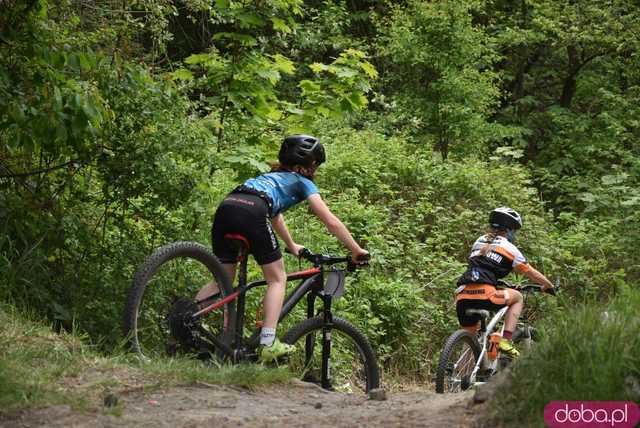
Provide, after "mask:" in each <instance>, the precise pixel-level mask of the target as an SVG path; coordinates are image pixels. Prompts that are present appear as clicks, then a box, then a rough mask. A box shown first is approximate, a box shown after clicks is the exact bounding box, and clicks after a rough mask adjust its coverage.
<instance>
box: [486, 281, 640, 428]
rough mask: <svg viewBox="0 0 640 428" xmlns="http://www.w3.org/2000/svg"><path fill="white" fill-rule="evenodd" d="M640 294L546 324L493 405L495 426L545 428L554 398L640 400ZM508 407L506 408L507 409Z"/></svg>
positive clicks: (589, 306)
mask: <svg viewBox="0 0 640 428" xmlns="http://www.w3.org/2000/svg"><path fill="white" fill-rule="evenodd" d="M638 307H640V292H638V291H630V292H627V293H625V294H624V295H621V296H619V297H617V298H616V299H614V300H613V301H611V302H610V303H609V304H608V305H606V306H605V305H603V304H602V303H591V304H587V305H584V306H581V307H579V308H575V309H574V310H572V311H570V312H569V313H566V314H564V315H563V316H561V317H558V318H555V319H550V320H548V321H547V323H546V325H545V326H544V327H545V330H546V331H547V334H545V335H544V337H543V338H542V341H541V342H540V343H538V344H536V346H535V347H534V349H533V350H532V351H531V352H530V353H529V354H527V355H525V356H523V357H522V358H521V359H520V360H519V361H518V363H517V364H515V365H514V366H513V370H512V371H511V372H510V374H509V379H508V380H507V382H505V383H504V384H503V385H502V387H501V388H499V389H498V391H497V395H496V397H495V398H494V399H493V400H492V402H491V404H490V412H489V417H488V419H489V421H490V423H491V425H503V426H512V425H514V424H518V425H521V426H540V427H543V426H545V425H544V421H543V411H544V407H545V405H546V404H547V403H549V402H550V401H554V400H563V401H564V400H576V401H583V400H597V401H600V400H603V401H604V400H613V401H617V400H623V401H627V400H631V401H639V400H640V391H638V389H639V388H638V387H637V385H638V383H640V335H639V334H638V331H640V315H639V314H638V312H637V308H638ZM505 409H506V410H505Z"/></svg>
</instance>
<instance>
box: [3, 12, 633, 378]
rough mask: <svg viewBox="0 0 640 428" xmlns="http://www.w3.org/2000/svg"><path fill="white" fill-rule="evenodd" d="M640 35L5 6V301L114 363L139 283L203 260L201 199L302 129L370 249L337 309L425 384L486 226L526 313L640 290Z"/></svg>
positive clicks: (330, 190)
mask: <svg viewBox="0 0 640 428" xmlns="http://www.w3.org/2000/svg"><path fill="white" fill-rule="evenodd" d="M639 29H640V8H639V7H638V6H637V4H635V3H634V2H630V1H619V0H610V1H591V0H583V1H574V0H562V1H557V0H515V1H510V0H493V1H491V0H486V1H480V0H477V1H475V0H464V1H446V0H441V1H417V0H410V1H402V2H399V1H398V2H390V1H375V0H369V1H367V0H348V1H302V0H263V1H232V0H216V1H205V0H183V1H178V0H176V1H171V0H144V1H143V0H140V1H130V0H60V1H45V0H2V1H0V278H2V281H1V282H0V302H5V303H8V304H10V305H12V306H15V307H17V308H20V309H21V310H28V311H34V312H36V313H37V314H39V315H40V316H42V317H45V318H47V319H49V320H51V322H53V323H54V325H55V326H56V328H58V329H67V330H70V329H76V330H79V331H82V332H85V333H86V334H88V335H89V336H90V338H91V340H92V342H93V343H95V344H96V345H98V347H99V348H101V349H103V350H104V351H107V352H108V351H110V350H112V349H113V347H114V346H117V345H118V344H119V343H120V342H121V340H122V337H121V324H120V322H121V318H122V311H123V307H124V300H125V297H126V292H127V290H128V287H129V285H130V283H131V279H132V276H133V272H134V271H135V269H136V267H137V266H138V265H139V264H140V263H141V262H142V261H143V260H144V258H145V257H146V256H147V255H149V254H150V253H151V252H152V251H153V250H154V249H155V248H157V247H158V246H160V245H163V244H166V243H169V242H171V241H175V240H196V241H199V242H201V243H205V244H210V227H211V219H212V215H213V213H214V211H215V208H216V205H217V203H218V202H219V201H220V200H221V199H222V198H223V197H224V196H225V195H226V194H227V193H228V192H229V191H230V190H231V189H232V188H233V187H234V186H235V185H236V184H238V183H240V182H241V181H242V180H244V179H246V178H248V177H250V176H253V175H256V174H259V173H261V172H264V171H267V170H268V169H269V164H268V162H269V161H273V160H275V159H276V157H277V150H278V147H279V143H280V141H281V140H282V138H283V136H285V135H287V134H292V133H298V132H304V133H309V134H313V135H316V136H318V137H320V138H321V140H322V142H323V143H324V144H325V146H326V148H327V158H328V161H327V163H326V164H325V165H323V166H322V167H321V169H320V170H319V173H318V176H317V183H318V185H319V188H320V190H321V193H322V195H323V197H324V198H325V199H326V200H327V201H328V204H329V206H330V207H331V208H332V210H333V211H334V212H335V213H336V214H337V215H338V216H339V217H340V218H341V219H342V220H343V221H344V223H345V224H346V225H347V226H348V227H349V228H350V229H351V231H352V232H353V233H354V235H355V237H356V239H358V240H359V241H360V242H361V244H362V245H363V246H365V247H366V248H367V249H369V251H370V252H371V253H372V255H373V261H372V265H371V267H370V269H368V270H366V271H362V272H361V273H360V274H359V275H358V277H357V279H356V280H355V281H352V282H350V283H349V284H348V289H347V295H346V297H345V298H344V299H343V300H342V301H341V303H340V308H339V311H340V313H341V315H342V316H344V317H346V318H348V319H350V320H352V321H353V322H354V323H355V324H356V325H358V326H359V327H361V328H363V330H364V331H365V332H366V334H367V336H368V337H369V338H370V339H371V341H372V342H373V344H374V348H375V349H376V351H377V353H378V357H379V358H380V360H381V362H382V364H383V366H384V368H385V370H386V372H387V373H388V374H395V375H397V376H399V377H401V378H413V379H427V378H429V377H430V375H431V373H432V371H431V368H432V367H433V361H434V359H435V357H437V354H438V351H439V349H440V347H441V346H442V343H443V340H444V338H445V337H446V335H448V334H449V333H450V332H451V331H453V329H455V328H456V325H457V323H456V319H455V311H454V308H453V306H452V301H451V298H452V292H453V289H454V284H455V281H456V279H457V277H458V276H459V274H460V273H461V272H462V270H463V269H464V266H465V259H466V257H467V255H468V250H469V248H470V245H471V244H472V242H473V241H474V240H475V239H476V238H477V236H478V235H480V234H481V233H482V232H483V230H484V227H485V224H486V221H487V215H488V212H489V210H490V209H492V208H494V207H496V206H502V205H508V206H511V207H513V208H515V209H516V210H518V211H519V212H520V213H521V214H522V215H523V218H524V228H523V230H522V231H521V233H520V234H519V236H518V238H517V242H516V243H517V245H518V246H519V247H520V248H521V250H522V251H523V252H524V254H525V255H526V256H528V258H529V259H530V261H531V263H532V264H533V265H534V266H536V267H537V268H538V269H539V270H541V271H542V272H544V273H546V274H547V275H548V276H549V277H550V278H551V279H552V280H555V279H556V278H558V279H559V281H560V283H561V285H562V287H563V289H564V298H563V299H555V300H554V299H543V300H542V302H541V307H540V311H539V312H538V316H545V315H547V316H554V314H557V313H559V312H561V311H563V310H564V308H566V307H569V306H575V305H578V304H580V303H581V302H593V301H601V302H602V301H605V300H608V299H610V298H611V297H613V296H615V295H618V294H623V293H626V292H628V291H629V290H633V289H634V288H637V282H638V278H639V276H640V255H639V253H638V251H637V249H636V248H637V247H638V244H639V243H640V239H639V238H640V213H639V211H638V208H639V207H640V190H639V186H638V184H639V181H640V157H639V156H638V155H639V154H640V153H639V152H640V102H639V101H640V56H639V54H638V52H640V35H639ZM285 218H286V221H287V224H288V226H289V228H290V230H291V232H292V235H293V236H294V239H295V240H296V241H297V242H298V243H300V244H302V245H306V246H308V247H309V248H311V249H313V250H315V251H331V252H334V253H341V252H344V251H345V250H344V249H342V248H340V247H339V245H338V243H337V242H336V240H335V238H333V237H331V236H330V235H329V234H328V233H327V232H326V230H324V228H323V226H322V225H321V224H320V223H319V222H318V221H316V220H314V219H313V216H312V215H311V214H310V213H309V212H308V211H307V210H306V209H305V208H296V209H294V210H292V211H290V212H287V213H286V216H285ZM288 267H289V268H290V269H294V268H297V262H296V261H293V260H289V261H288ZM252 272H253V275H256V274H257V272H258V271H257V270H256V269H255V266H254V267H253V271H252Z"/></svg>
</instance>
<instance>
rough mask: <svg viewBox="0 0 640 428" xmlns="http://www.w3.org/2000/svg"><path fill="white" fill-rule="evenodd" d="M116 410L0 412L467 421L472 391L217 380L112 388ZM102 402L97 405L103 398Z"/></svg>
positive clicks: (100, 419) (76, 423) (285, 421)
mask: <svg viewBox="0 0 640 428" xmlns="http://www.w3.org/2000/svg"><path fill="white" fill-rule="evenodd" d="M116 396H117V397H118V406H117V407H116V408H117V409H121V415H120V416H115V415H112V414H109V412H105V411H103V410H98V411H95V412H79V411H74V410H72V409H71V408H70V407H69V406H54V407H47V408H42V409H32V410H29V411H25V412H22V413H20V414H17V415H14V416H13V417H11V419H4V420H0V426H2V427H5V426H6V427H42V426H47V427H92V428H96V427H205V426H206V427H209V426H216V427H283V426H286V427H332V428H336V427H400V426H402V427H405V428H406V427H418V426H419V427H434V428H435V427H438V428H441V427H468V426H471V425H472V416H473V409H471V408H470V404H469V403H470V402H471V392H467V393H464V394H455V395H439V394H435V393H434V392H432V391H426V390H416V391H412V392H401V393H395V394H387V400H385V401H373V400H368V399H367V397H364V396H356V395H349V394H342V393H335V392H326V391H324V390H322V389H320V388H318V387H317V386H315V385H310V384H305V383H302V382H294V383H292V384H286V385H278V386H269V387H263V388H258V389H254V390H246V389H243V388H237V387H229V386H215V385H204V384H202V385H196V386H189V387H173V388H170V389H167V390H161V391H155V392H153V393H144V392H142V391H135V390H134V391H128V392H126V391H121V392H117V391H116ZM100 407H101V406H100Z"/></svg>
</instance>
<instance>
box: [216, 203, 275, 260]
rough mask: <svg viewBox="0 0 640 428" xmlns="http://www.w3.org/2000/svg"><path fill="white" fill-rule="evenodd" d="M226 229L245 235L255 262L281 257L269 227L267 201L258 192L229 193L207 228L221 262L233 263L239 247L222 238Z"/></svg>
mask: <svg viewBox="0 0 640 428" xmlns="http://www.w3.org/2000/svg"><path fill="white" fill-rule="evenodd" d="M228 233H234V234H239V235H242V236H244V237H245V238H247V240H248V241H249V245H250V247H249V252H250V253H251V254H253V257H254V258H255V259H256V262H257V263H258V264H259V265H266V264H268V263H273V262H275V261H276V260H279V259H281V258H282V253H281V252H280V246H279V244H278V240H277V239H276V235H275V233H273V229H272V227H271V221H270V219H269V211H268V207H267V203H266V202H265V201H264V200H263V199H262V198H260V197H259V196H256V195H249V194H244V193H231V194H229V195H228V196H227V197H226V198H225V199H224V200H223V201H222V203H221V204H220V205H219V206H218V209H217V210H216V214H215V217H214V219H213V227H212V229H211V242H212V244H213V252H214V253H215V255H216V256H217V257H218V259H220V261H221V262H222V263H236V261H237V260H238V252H239V248H238V247H237V246H235V245H232V244H231V243H230V242H229V241H228V240H227V239H225V238H224V235H226V234H228Z"/></svg>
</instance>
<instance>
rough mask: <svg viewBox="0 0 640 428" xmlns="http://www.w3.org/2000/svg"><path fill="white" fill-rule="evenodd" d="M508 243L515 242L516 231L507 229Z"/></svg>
mask: <svg viewBox="0 0 640 428" xmlns="http://www.w3.org/2000/svg"><path fill="white" fill-rule="evenodd" d="M506 231H507V241H509V242H513V240H514V239H515V238H516V231H515V230H513V229H507V230H506Z"/></svg>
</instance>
